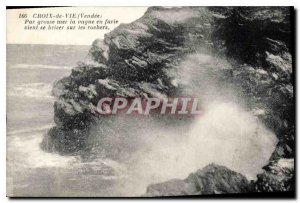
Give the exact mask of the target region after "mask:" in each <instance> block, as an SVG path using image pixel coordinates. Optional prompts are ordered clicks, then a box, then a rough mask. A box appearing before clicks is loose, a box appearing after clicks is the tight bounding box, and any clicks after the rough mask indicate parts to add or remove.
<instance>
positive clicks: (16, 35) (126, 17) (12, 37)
mask: <svg viewBox="0 0 300 203" xmlns="http://www.w3.org/2000/svg"><path fill="white" fill-rule="evenodd" d="M146 10H147V7H63V8H35V9H13V10H7V36H6V39H7V40H6V42H7V43H9V44H70V45H90V44H91V43H92V42H93V41H94V40H95V39H96V38H102V39H103V38H104V34H105V33H107V32H110V31H112V30H113V29H114V28H115V27H117V26H118V25H120V23H130V22H132V21H134V20H136V19H138V18H140V17H141V16H143V14H144V13H145V11H146ZM46 13H51V14H52V15H57V14H62V15H65V14H66V13H75V14H76V15H77V14H81V13H84V14H94V13H95V14H100V15H101V14H102V20H104V21H105V19H111V20H113V19H116V20H118V21H119V23H118V24H114V25H110V30H109V31H107V30H51V31H50V30H24V26H25V24H24V19H22V18H19V15H20V14H27V16H28V18H27V19H28V20H30V19H31V20H35V21H36V22H35V23H37V21H38V20H51V19H47V18H44V19H41V18H39V19H37V18H33V15H34V14H35V16H37V15H38V14H46ZM54 20H55V18H54ZM85 20H88V19H85ZM26 25H28V22H27V24H26ZM68 25H69V24H68Z"/></svg>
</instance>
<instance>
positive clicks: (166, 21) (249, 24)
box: [41, 7, 295, 195]
mask: <svg viewBox="0 0 300 203" xmlns="http://www.w3.org/2000/svg"><path fill="white" fill-rule="evenodd" d="M292 14H293V13H291V10H290V8H285V7H280V8H277V7H272V8H267V7H259V8H256V7H251V8H250V7H244V8H239V7H234V8H213V7H211V8H204V7H184V8H161V7H152V8H149V9H148V11H147V12H146V13H145V15H144V16H143V17H142V18H140V19H138V20H136V21H135V22H133V23H130V24H126V25H124V24H122V25H120V26H119V27H117V28H116V29H115V30H113V31H112V32H110V33H108V34H106V35H105V39H104V40H95V41H94V43H93V45H92V48H91V50H90V53H89V60H88V61H86V62H84V63H80V64H78V66H77V67H75V68H74V69H73V70H72V73H71V74H70V76H68V77H66V78H63V79H61V80H60V81H58V82H57V83H56V84H55V85H54V88H53V94H54V95H55V96H56V97H57V101H56V102H55V105H54V112H55V115H54V120H55V123H56V126H55V127H53V128H52V129H51V130H50V131H49V132H48V135H47V136H45V139H44V140H43V143H42V144H41V146H42V148H43V149H45V150H48V151H58V152H60V153H62V154H80V153H81V152H82V151H85V150H87V149H88V148H89V146H88V144H87V143H88V142H87V139H88V137H89V130H90V126H92V125H94V124H95V123H97V122H99V120H103V119H107V118H104V117H100V116H99V115H98V114H97V113H96V105H97V102H98V100H99V99H100V98H102V97H106V96H122V97H130V98H134V97H142V98H148V97H155V96H157V95H164V96H167V97H174V96H182V95H181V93H182V89H183V88H184V87H183V86H181V85H180V83H179V84H178V83H177V82H176V81H177V80H178V78H176V76H175V74H174V72H175V71H176V69H177V68H178V64H179V63H180V62H181V61H182V60H183V59H184V57H185V56H186V55H188V54H191V53H194V52H196V51H198V52H199V51H201V50H205V51H208V52H210V53H211V54H213V55H215V56H217V57H222V58H225V59H226V60H227V61H228V62H229V63H230V64H231V68H230V69H224V70H212V71H215V72H213V74H216V75H218V76H219V77H220V78H221V79H222V80H223V81H227V82H228V83H232V84H234V85H235V86H236V87H238V88H239V89H240V90H241V92H242V94H243V95H244V97H246V98H247V100H248V104H247V106H248V108H249V110H251V111H252V112H253V114H254V115H256V116H257V117H259V118H260V119H261V120H262V121H263V122H264V123H265V125H266V126H267V127H268V128H270V129H271V130H272V131H273V132H275V134H276V136H277V138H278V140H279V142H278V145H277V147H276V150H275V151H274V153H273V155H272V157H271V158H270V163H269V165H268V166H266V167H265V168H264V172H263V173H262V174H259V175H258V180H257V181H256V182H255V183H254V187H253V188H254V189H253V190H255V191H263V192H268V191H285V190H288V191H292V190H294V170H293V168H294V166H293V163H294V162H293V159H294V152H295V146H294V143H295V141H294V137H295V130H294V129H295V110H294V96H293V85H294V80H293V71H292V55H291V54H292V51H293V50H292V46H291V42H292V38H291V36H292V35H291V32H292V30H291V29H292V25H291V21H290V19H291V18H292V16H293V15H292ZM179 80H180V78H179ZM282 163H288V164H282ZM209 168H210V167H209ZM213 168H214V169H216V171H219V170H222V171H223V172H222V173H224V174H225V177H227V175H228V174H230V178H233V179H230V181H233V182H235V184H237V185H239V184H241V185H242V186H243V187H241V188H239V189H234V188H236V186H234V185H235V184H231V183H232V182H231V183H230V184H229V183H228V184H229V186H228V188H227V187H225V188H227V189H228V190H227V189H226V190H224V191H223V192H230V191H233V192H241V191H242V190H243V188H249V187H248V186H247V184H248V183H247V181H246V180H245V178H243V177H242V176H241V175H239V174H235V173H233V172H231V171H230V172H228V171H227V169H224V168H223V167H221V166H215V165H214V166H213ZM197 173H198V172H197ZM209 173H212V174H213V172H211V171H210V172H209ZM226 174H227V175H226ZM215 175H216V176H215V177H218V176H217V174H215ZM201 177H202V176H201ZM203 178H204V179H205V177H203ZM191 179H193V178H192V177H189V178H188V181H189V182H190V180H191ZM186 181H187V180H184V181H179V182H180V184H184V185H185V184H186ZM191 181H192V180H191ZM220 181H224V182H226V181H229V179H227V178H225V179H224V180H223V179H222V180H220ZM166 184H167V185H170V184H171V185H172V183H166ZM175 184H177V182H176V183H175ZM203 184H208V185H209V184H210V179H207V180H206V179H205V181H204V182H203ZM224 184H225V183H224ZM224 184H222V187H223V185H224ZM225 185H227V183H226V184H225ZM231 186H232V187H231ZM153 188H162V187H161V186H159V187H156V186H155V187H154V186H151V187H149V188H148V193H151V195H169V194H172V195H180V194H183V193H184V194H185V192H184V191H180V189H178V190H177V189H176V191H175V192H172V191H171V192H169V191H166V193H164V190H165V189H164V190H163V191H159V190H160V189H155V192H154V193H153V192H152V191H154V189H153ZM167 188H169V186H167ZM205 188H206V187H203V188H202V189H201V188H200V189H198V190H197V192H196V193H197V194H206V193H217V192H218V191H219V190H221V186H220V187H219V186H217V188H214V187H212V188H211V190H209V191H206V189H205ZM172 190H173V189H172ZM191 190H193V191H194V190H195V185H193V187H192V188H191ZM247 190H248V189H247ZM188 191H190V188H189V189H188ZM216 191H217V192H216ZM196 193H195V192H191V194H196ZM187 194H190V192H187Z"/></svg>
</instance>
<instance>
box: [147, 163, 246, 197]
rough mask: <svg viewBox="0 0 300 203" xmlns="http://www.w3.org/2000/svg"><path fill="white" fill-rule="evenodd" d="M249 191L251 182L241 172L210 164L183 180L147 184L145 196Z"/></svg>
mask: <svg viewBox="0 0 300 203" xmlns="http://www.w3.org/2000/svg"><path fill="white" fill-rule="evenodd" d="M250 191H252V188H251V184H250V183H249V182H248V180H247V179H246V178H245V177H244V176H243V175H242V174H239V173H237V172H234V171H232V170H229V169H228V168H226V167H224V166H219V165H216V164H210V165H208V166H206V167H204V168H203V169H200V170H198V171H196V172H195V173H191V174H190V175H189V176H188V177H187V178H186V179H184V180H180V179H173V180H169V181H167V182H163V183H158V184H152V185H149V186H148V188H147V191H146V194H145V196H148V197H149V196H150V197H153V196H184V195H212V194H234V193H247V192H250Z"/></svg>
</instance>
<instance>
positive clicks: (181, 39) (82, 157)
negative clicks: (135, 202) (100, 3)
mask: <svg viewBox="0 0 300 203" xmlns="http://www.w3.org/2000/svg"><path fill="white" fill-rule="evenodd" d="M6 16H7V27H6V29H7V39H6V42H7V45H6V47H7V48H6V55H7V58H6V63H7V66H6V72H7V98H6V100H7V110H6V111H7V135H6V136H7V138H6V140H7V143H6V145H7V157H6V174H7V183H6V187H7V188H6V191H7V196H8V197H143V198H151V197H179V196H180V197H204V196H205V197H224V196H225V197H226V195H229V196H231V197H235V196H236V197H262V196H267V197H279V196H284V197H294V196H295V192H294V191H295V170H294V158H295V100H294V98H295V96H294V88H295V87H294V81H295V78H294V77H295V76H294V73H295V70H294V67H293V64H294V42H295V41H294V8H293V7H159V6H158V7H42V8H39V7H27V8H22V7H7V10H6Z"/></svg>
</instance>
